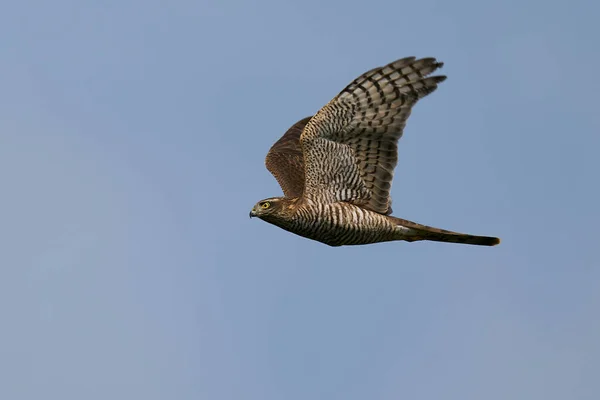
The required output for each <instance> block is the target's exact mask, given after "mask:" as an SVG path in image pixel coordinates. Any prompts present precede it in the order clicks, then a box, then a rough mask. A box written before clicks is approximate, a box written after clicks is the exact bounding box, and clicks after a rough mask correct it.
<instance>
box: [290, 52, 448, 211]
mask: <svg viewBox="0 0 600 400" xmlns="http://www.w3.org/2000/svg"><path fill="white" fill-rule="evenodd" d="M442 65H443V63H441V62H438V61H437V60H436V59H435V58H422V59H418V60H417V59H415V57H408V58H403V59H400V60H397V61H395V62H393V63H390V64H388V65H386V66H384V67H380V68H375V69H372V70H371V71H368V72H366V73H364V74H363V75H361V76H360V77H358V78H356V79H355V80H354V81H353V82H352V83H350V84H349V85H348V86H347V87H346V88H345V89H344V90H342V91H341V92H340V94H338V95H337V96H336V97H335V98H334V99H332V100H331V101H330V102H329V103H328V104H327V105H325V106H324V107H323V108H322V109H321V110H319V112H318V113H317V114H315V116H314V117H313V118H312V119H311V120H310V121H309V122H308V123H307V125H306V127H305V128H304V131H303V133H302V135H301V137H300V144H301V147H302V150H303V152H304V165H305V189H304V196H305V197H308V198H312V199H314V200H317V201H321V202H334V201H349V202H352V203H355V204H360V205H361V206H363V207H364V208H368V209H370V210H373V211H375V212H378V213H381V214H389V213H391V199H390V189H391V184H392V179H393V176H394V168H395V167H396V164H397V163H398V151H397V150H398V147H397V145H398V139H400V137H401V136H402V131H403V129H404V126H405V125H406V120H407V119H408V117H409V116H410V113H411V110H412V107H413V106H414V105H415V104H416V103H417V102H418V101H419V99H421V98H423V97H425V96H427V95H428V94H429V93H431V92H433V91H434V90H435V89H437V85H438V83H440V82H442V81H444V80H445V79H446V77H445V76H432V77H428V75H430V74H431V73H433V72H434V71H435V70H436V69H438V68H440V67H442Z"/></svg>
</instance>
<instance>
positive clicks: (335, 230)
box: [288, 202, 395, 246]
mask: <svg viewBox="0 0 600 400" xmlns="http://www.w3.org/2000/svg"><path fill="white" fill-rule="evenodd" d="M291 222H292V223H291V224H290V228H291V229H288V230H290V231H292V232H294V233H296V234H298V235H301V236H304V237H307V238H310V239H314V240H318V241H320V242H323V243H326V244H329V245H331V246H341V245H351V244H367V243H374V242H380V241H386V240H393V232H394V229H395V226H394V224H393V223H391V222H390V221H389V220H388V219H387V217H386V216H384V215H381V214H378V213H376V212H373V211H370V210H366V209H363V208H361V207H358V206H355V205H353V204H349V203H345V202H338V203H329V204H305V205H302V206H300V207H298V209H297V210H296V212H295V213H294V215H293V217H292V221H291Z"/></svg>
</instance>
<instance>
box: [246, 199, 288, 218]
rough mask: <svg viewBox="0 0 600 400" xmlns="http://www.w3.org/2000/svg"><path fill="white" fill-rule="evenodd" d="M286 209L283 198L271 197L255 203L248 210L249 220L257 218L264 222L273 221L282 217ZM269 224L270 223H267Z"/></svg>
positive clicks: (285, 202)
mask: <svg viewBox="0 0 600 400" xmlns="http://www.w3.org/2000/svg"><path fill="white" fill-rule="evenodd" d="M286 208H287V201H286V199H285V198H283V197H271V198H269V199H264V200H261V201H259V202H258V203H256V205H255V206H254V207H253V208H252V210H250V218H252V217H258V218H260V219H264V220H267V221H269V220H274V219H278V217H280V216H282V215H283V214H284V213H285V211H286ZM269 222H270V221H269Z"/></svg>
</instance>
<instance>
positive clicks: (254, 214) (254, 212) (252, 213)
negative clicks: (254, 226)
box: [250, 208, 256, 218]
mask: <svg viewBox="0 0 600 400" xmlns="http://www.w3.org/2000/svg"><path fill="white" fill-rule="evenodd" d="M252 217H256V211H254V208H253V209H252V210H250V218H252Z"/></svg>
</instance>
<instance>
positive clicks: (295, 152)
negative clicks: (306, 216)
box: [265, 117, 312, 198]
mask: <svg viewBox="0 0 600 400" xmlns="http://www.w3.org/2000/svg"><path fill="white" fill-rule="evenodd" d="M311 118H312V117H306V118H304V119H301V120H300V121H298V122H296V123H295V124H294V125H292V127H291V128H290V129H288V130H287V132H286V133H285V134H284V135H283V136H282V137H281V138H280V139H279V140H278V141H277V142H275V144H274V145H273V146H271V149H270V150H269V152H268V153H267V158H266V159H265V165H266V167H267V169H268V170H269V172H271V174H273V176H274V177H275V179H277V182H278V183H279V186H281V189H282V190H283V194H284V195H285V197H288V198H294V197H300V196H302V191H303V190H304V156H303V155H302V148H301V147H300V135H301V134H302V130H303V129H304V127H305V126H306V124H307V122H308V121H309V120H310V119H311Z"/></svg>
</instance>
